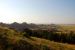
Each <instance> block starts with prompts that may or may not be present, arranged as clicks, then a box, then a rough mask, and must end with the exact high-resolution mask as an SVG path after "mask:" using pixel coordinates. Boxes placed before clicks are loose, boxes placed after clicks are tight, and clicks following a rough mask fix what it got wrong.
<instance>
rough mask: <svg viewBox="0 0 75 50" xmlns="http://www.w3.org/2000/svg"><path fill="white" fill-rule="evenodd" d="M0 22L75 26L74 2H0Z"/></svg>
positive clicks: (71, 0) (4, 0)
mask: <svg viewBox="0 0 75 50" xmlns="http://www.w3.org/2000/svg"><path fill="white" fill-rule="evenodd" d="M0 22H4V23H13V22H18V23H22V22H27V23H37V24H50V23H55V24H75V0H0Z"/></svg>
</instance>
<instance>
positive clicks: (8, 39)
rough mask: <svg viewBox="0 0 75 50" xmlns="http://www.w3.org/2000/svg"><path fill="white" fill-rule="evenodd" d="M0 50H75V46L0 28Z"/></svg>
mask: <svg viewBox="0 0 75 50" xmlns="http://www.w3.org/2000/svg"><path fill="white" fill-rule="evenodd" d="M0 50H75V45H71V44H66V43H64V44H63V43H58V42H54V41H50V40H46V39H42V38H36V37H30V36H27V35H24V33H20V32H17V31H15V30H12V29H9V28H7V27H1V26H0Z"/></svg>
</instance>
